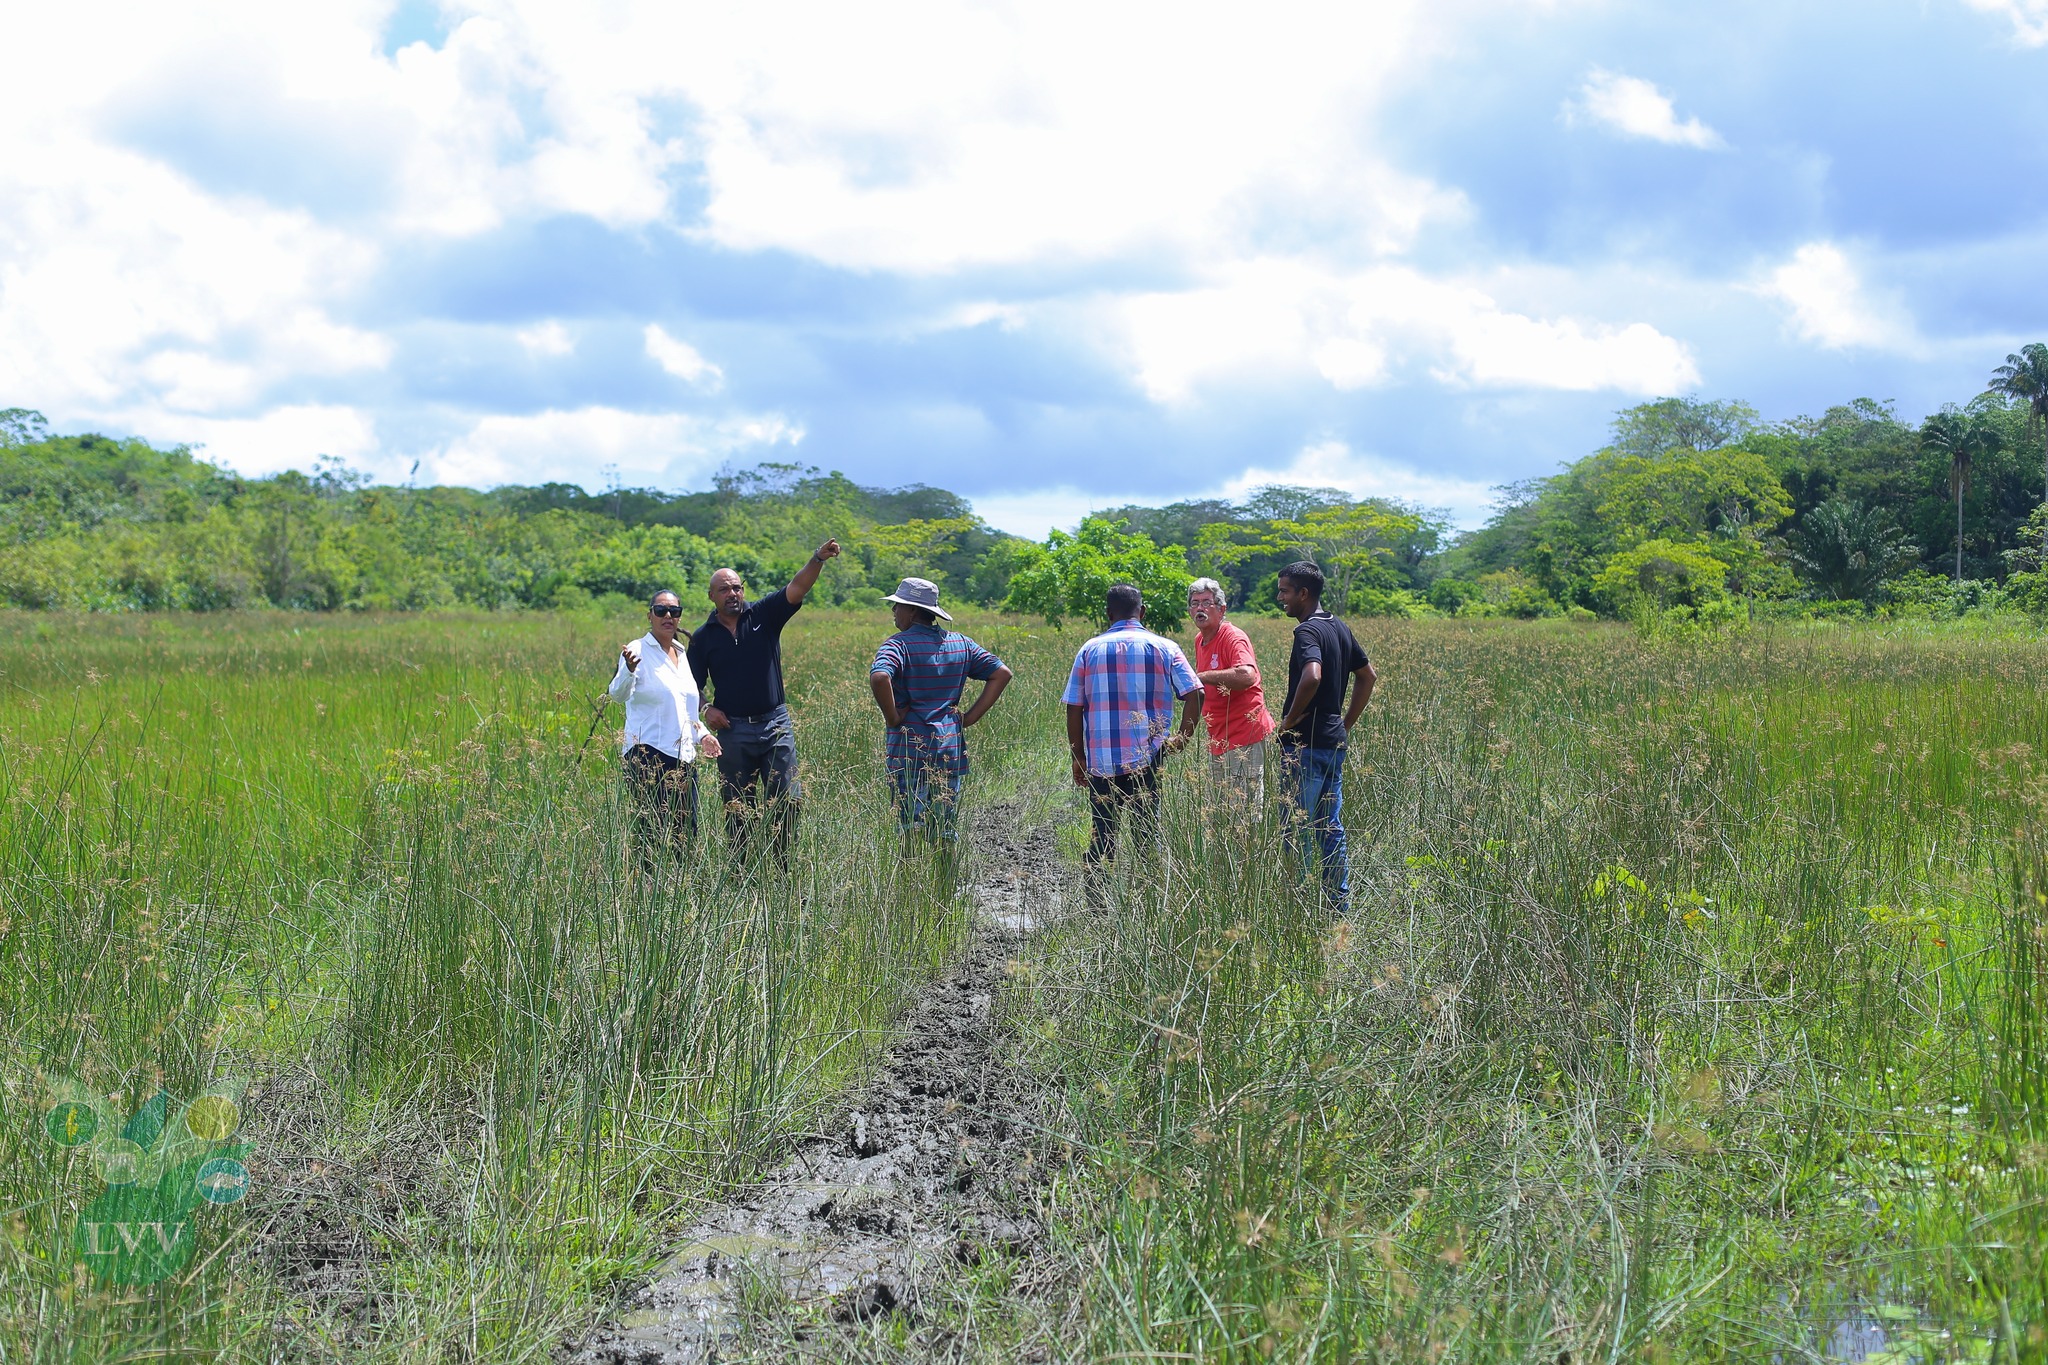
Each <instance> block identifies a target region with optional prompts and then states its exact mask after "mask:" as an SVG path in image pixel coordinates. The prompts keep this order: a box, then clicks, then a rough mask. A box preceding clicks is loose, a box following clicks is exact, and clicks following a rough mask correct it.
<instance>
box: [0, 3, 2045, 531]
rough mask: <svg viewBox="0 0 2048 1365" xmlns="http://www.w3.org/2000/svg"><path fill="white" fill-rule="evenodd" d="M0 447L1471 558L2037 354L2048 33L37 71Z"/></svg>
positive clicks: (472, 58) (444, 33)
mask: <svg viewBox="0 0 2048 1365" xmlns="http://www.w3.org/2000/svg"><path fill="white" fill-rule="evenodd" d="M9 30H10V40H11V41H10V48H11V49H12V51H13V57H14V59H13V60H12V61H11V62H10V64H9V84H10V89H9V97H8V100H7V102H6V106H7V107H6V108H5V109H4V110H0V407H6V406H19V407H28V408H35V409H38V410H40V411H41V412H43V413H45V414H46V415H47V416H48V418H49V419H50V422H51V425H52V427H53V428H54V429H56V430H59V431H66V432H71V431H86V430H93V431H103V432H107V433H110V434H115V435H123V436H125V435H140V436H144V437H146V438H148V439H150V440H152V441H156V442H159V443H166V444H168V443H177V442H183V443H190V444H193V445H195V446H197V447H199V448H200V451H201V453H202V454H204V455H205V456H206V457H208V458H211V459H213V460H216V461H218V462H220V463H222V464H224V465H227V466H229V467H231V468H233V469H236V470H239V471H241V472H244V473H249V474H265V473H270V472H274V471H276V470H279V469H284V468H300V469H310V468H311V467H312V465H313V462H314V461H315V460H316V459H317V458H319V457H321V456H327V457H331V458H334V459H339V460H342V461H345V462H346V463H347V464H349V465H351V466H353V467H355V468H357V469H360V470H363V471H365V472H367V473H369V474H371V475H372V476H374V477H376V478H378V479H380V480H387V481H398V482H402V481H406V480H408V479H410V480H413V481H416V482H418V483H421V484H426V483H433V482H440V483H461V484H467V485H470V486H478V487H481V486H489V485H493V484H500V483H538V482H543V481H547V480H556V479H560V480H568V481H572V482H577V483H581V484H584V485H585V486H587V487H591V488H600V487H603V486H606V485H608V484H610V483H612V482H614V481H616V482H619V483H623V484H625V485H628V486H650V487H660V488H668V489H693V488H703V487H707V486H709V483H710V480H711V478H712V477H713V475H714V474H715V473H716V472H717V471H718V470H719V469H720V468H721V467H723V466H726V465H728V464H734V465H741V466H744V465H750V464H753V463H755V462H757V461H762V460H779V461H796V462H800V463H803V464H808V465H815V466H818V467H820V468H824V469H836V470H840V471H843V472H844V473H845V474H847V475H849V476H850V477H852V478H854V479H856V480H858V481H860V482H863V483H870V484H882V485H889V486H895V485H902V484H909V483H928V484H935V485H938V486H941V487H945V488H950V489H953V490H954V491H956V492H959V493H963V494H965V495H967V496H968V497H969V498H971V499H972V500H973V502H974V505H975V507H976V509H977V511H979V512H980V513H981V514H982V515H983V516H985V517H986V518H987V519H988V520H989V521H990V522H992V523H993V524H995V525H997V526H1000V527H1002V528H1004V529H1006V530H1011V531H1015V532H1018V533H1020V534H1026V535H1032V536H1042V535H1043V534H1044V533H1045V531H1046V530H1047V528H1049V527H1051V526H1055V525H1072V524H1073V523H1074V522H1075V521H1076V520H1077V519H1078V518H1079V517H1080V516H1081V515H1082V514H1084V513H1085V512H1086V511H1088V510H1090V509H1092V508H1100V507H1106V506H1114V505H1118V504H1124V503H1132V502H1139V503H1152V504H1157V503H1164V502H1169V501H1175V500H1179V499H1182V498H1190V497H1203V496H1236V495H1239V494H1242V493H1243V492H1246V491H1248V490H1250V489H1252V488H1255V487H1257V486H1259V485H1260V484H1263V483H1268V482H1294V483H1309V484H1314V485H1319V486H1330V487H1338V488H1342V489H1344V490H1346V491H1348V492H1350V493H1352V494H1355V495H1358V496H1388V497H1397V498H1402V499H1406V500H1408V501H1411V502H1414V503H1418V504H1421V505H1423V506H1428V507H1434V508H1440V509H1443V510H1445V511H1446V512H1448V514H1449V515H1450V516H1451V518H1452V519H1453V521H1454V522H1455V523H1456V524H1458V525H1462V526H1471V525H1476V524H1478V523H1479V522H1481V521H1483V520H1484V518H1485V517H1486V515H1487V510H1488V507H1489V506H1490V504H1491V502H1492V499H1493V496H1494V495H1493V493H1492V492H1491V490H1492V489H1493V488H1494V487H1495V486H1496V485H1499V484H1502V483H1507V482H1511V481H1514V480H1519V479H1523V478H1527V477H1531V476H1534V475H1539V474H1543V473H1547V472H1550V471H1551V470H1553V469H1555V468H1556V467H1557V466H1558V465H1559V464H1560V463H1561V462H1563V461H1567V460H1570V459H1574V458H1577V457H1578V456H1580V455H1583V454H1586V453H1587V452H1589V451H1591V450H1593V449H1595V448H1597V447H1598V446H1599V445H1600V444H1601V443H1602V440H1603V437H1604V435H1605V433H1606V430H1607V424H1608V422H1609V421H1610V420H1611V418H1612V416H1613V414H1614V413H1615V412H1616V411H1617V410H1619V409H1621V408H1625V407H1628V406H1630V405H1632V404H1635V403H1639V402H1643V401H1646V400H1648V399H1652V398H1656V397H1660V396H1663V395H1668V394H1697V395H1699V396H1701V397H1705V398H1714V399H1739V400H1742V401H1745V402H1748V403H1750V404H1752V405H1754V406H1755V407H1756V408H1758V409H1759V410H1760V411H1761V412H1762V413H1763V415H1764V416H1765V417H1767V418H1771V419H1780V418H1789V417H1794V416H1798V415H1802V414H1818V413H1819V412H1821V411H1823V410H1824V409H1826V408H1827V407H1829V406H1831V405H1834V404H1837V403H1841V402H1846V401H1848V400H1849V399H1852V398H1856V397H1872V398H1877V399H1880V400H1890V401H1894V402H1896V404H1897V406H1898V411H1899V413H1900V415H1901V416H1902V417H1905V418H1907V419H1908V420H1913V421H1917V420H1918V418H1919V417H1920V416H1922V415H1924V414H1925V413H1927V412H1929V411H1932V410H1934V409H1935V408H1937V407H1939V406H1940V405H1941V404H1943V403H1945V402H1965V401H1968V399H1969V398H1971V397H1972V396H1974V395H1975V394H1976V393H1978V392H1979V391H1981V389H1982V387H1983V385H1984V382H1985V380H1986V378H1987V377H1988V376H1989V374H1990V372H1991V369H1992V368H1993V367H1994V366H1995V365H1997V364H1998V363H1999V362H2000V361H2001V360H2002V359H2003V358H2004V357H2005V355H2006V354H2007V353H2008V352H2009V351H2012V350H2014V349H2016V348H2017V347H2018V346H2019V345H2021V344H2023V343H2025V342H2028V341H2034V340H2043V339H2048V288H2044V286H2043V285H2042V283H2041V282H2040V270H2039V263H2040V262H2041V261H2042V260H2044V259H2048V138H2044V137H2042V136H2041V135H2040V134H2039V130H2040V129H2042V128H2044V127H2048V79H2044V78H2048V0H1914V2H1913V3H1900V2H1897V0H1860V3H1856V4H1853V5H1851V4H1846V3H1838V4H1803V5H1801V4H1795V5H1786V4H1784V3H1782V0H1770V3H1761V2H1756V3H1753V2H1752V0H1727V2H1726V3H1722V4H1718V5H1712V6H1699V5H1683V6H1681V5H1645V4H1636V5H1623V4H1611V3H1597V2H1596V0H1495V2H1482V0H1434V2H1433V3H1410V0H1334V2H1333V3H1321V2H1320V0H1313V2H1305V3H1293V4H1290V3H1268V4H1265V5H1261V6H1246V5H1242V4H1233V5H1220V4H1208V3H1201V2H1200V0H1176V3H1172V4H1165V3H1158V4H1152V3H1133V4H1110V3H1104V2H1103V0H1089V3H1086V4H1083V3H1069V2H1068V0H1012V2H1011V3H992V4H976V5H968V4H935V3H921V2H919V0H910V2H908V3H882V4H877V5H859V6H856V5H846V4H777V3H771V2H768V0H754V2H753V3H748V4H743V5H734V4H731V3H720V4H696V3H677V2H676V0H649V2H647V3H642V2H641V0H578V2H577V3H574V4H571V3H565V2H564V3H557V2H556V0H486V2H484V3H467V2H466V0H465V2H463V3H441V2H440V0H397V3H395V4H394V3H392V2H391V0H323V2H322V3H320V4H318V5H277V4H275V3H274V0H265V3H261V4H257V3H243V2H242V0H189V2H188V3H183V4H180V5H176V6H164V5H143V4H126V3H119V0H114V2H111V3H100V4H84V5H72V6H54V5H52V6H38V7H33V9H29V10H24V11H23V12H22V13H19V14H16V15H14V16H13V17H11V18H10V21H9Z"/></svg>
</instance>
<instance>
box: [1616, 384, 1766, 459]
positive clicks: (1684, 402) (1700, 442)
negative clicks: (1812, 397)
mask: <svg viewBox="0 0 2048 1365" xmlns="http://www.w3.org/2000/svg"><path fill="white" fill-rule="evenodd" d="M1756 426H1757V411H1756V409H1755V408H1753V407H1751V406H1750V405H1749V404H1747V403H1736V402H1717V401H1713V400H1702V399H1698V398H1659V399H1658V400H1656V401H1655V402H1653V403H1641V404H1638V405H1637V406H1635V407H1632V408H1626V409H1624V410H1622V411H1621V412H1618V413H1616V414H1614V427H1613V430H1614V449H1616V450H1618V451H1620V452H1621V453H1622V454H1624V455H1637V456H1644V457H1654V456H1658V455H1663V454H1667V453H1668V452H1670V451H1673V450H1719V449H1721V448H1723V447H1725V446H1731V445H1735V444H1737V443H1738V442H1740V441H1741V440H1742V439H1743V438H1744V437H1745V436H1747V435H1749V434H1750V432H1752V431H1754V430H1756Z"/></svg>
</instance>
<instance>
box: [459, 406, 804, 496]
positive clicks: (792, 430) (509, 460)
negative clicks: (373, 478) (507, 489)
mask: <svg viewBox="0 0 2048 1365" xmlns="http://www.w3.org/2000/svg"><path fill="white" fill-rule="evenodd" d="M803 435H804V432H803V428H802V427H801V426H799V425H797V424H796V423H794V422H791V421H789V420H788V419H787V418H784V417H783V416H781V415H780V414H778V413H763V414H757V415H752V416H741V417H721V418H709V417H700V416H697V415H695V414H692V413H678V412H653V413H647V412H626V411H622V410H621V409H618V408H607V407H587V408H576V409H573V410H569V411H562V410H557V409H549V410H548V411H546V412H540V413H534V414H531V415H528V416H518V417H510V416H490V417H485V418H482V419H481V420H479V421H478V422H476V423H475V425H473V426H472V427H471V428H470V429H469V430H468V431H467V432H465V433H463V434H462V435H461V436H458V437H456V438H455V439H454V440H452V441H450V442H448V443H447V444H446V445H444V446H442V447H440V448H439V449H437V450H434V451H432V452H430V453H429V454H428V455H426V457H425V463H426V466H427V468H428V469H429V470H431V471H432V474H433V477H434V479H435V480H436V481H438V482H441V483H458V484H468V485H470V486H472V487H478V486H485V485H489V484H498V483H511V482H519V481H523V480H527V479H531V478H533V477H536V476H537V475H538V474H540V473H541V472H543V471H546V472H548V473H549V474H550V475H551V476H553V475H559V474H560V473H561V472H563V471H575V472H576V473H578V474H579V475H580V476H582V477H584V478H589V477H590V476H592V475H594V474H596V473H597V471H598V470H599V468H600V467H601V466H603V465H607V464H614V465H617V466H618V467H619V473H620V477H622V478H624V479H625V480H626V481H627V482H628V483H635V482H638V483H664V484H668V485H671V486H673V485H678V484H688V483H692V482H695V481H696V480H698V479H700V478H702V477H703V476H705V475H707V474H709V473H710V472H711V471H712V470H713V469H716V468H717V467H718V465H719V464H720V463H721V462H723V461H725V460H726V459H729V458H731V457H733V456H734V455H737V454H741V453H743V452H748V451H757V452H759V453H762V454H765V453H766V452H765V451H762V450H761V448H762V447H768V448H772V447H775V446H779V445H795V444H796V443H797V442H799V441H801V440H802V439H803Z"/></svg>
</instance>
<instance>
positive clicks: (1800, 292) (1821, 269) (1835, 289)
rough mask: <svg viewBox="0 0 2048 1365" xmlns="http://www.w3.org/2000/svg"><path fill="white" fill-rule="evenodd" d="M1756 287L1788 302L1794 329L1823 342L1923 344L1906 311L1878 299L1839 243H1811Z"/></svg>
mask: <svg viewBox="0 0 2048 1365" xmlns="http://www.w3.org/2000/svg"><path fill="white" fill-rule="evenodd" d="M1753 288H1754V290H1755V292H1757V293H1760V294H1763V295H1765V296H1767V297H1770V298H1775V299H1778V300H1780V301H1782V302H1784V303H1785V304H1786V305H1788V306H1789V307H1790V308H1791V310H1792V324H1793V327H1794V329H1795V330H1796V331H1797V332H1798V333H1799V335H1800V336H1801V337H1803V338H1805V339H1806V340H1808V341H1812V342H1816V343H1818V344H1819V345H1822V346H1827V347H1831V348H1837V349H1839V348H1843V347H1850V346H1858V347H1868V348H1871V349H1876V350H1900V351H1910V350H1913V349H1915V347H1916V346H1917V344H1918V343H1917V341H1916V339H1915V335H1914V328H1913V325H1912V322H1911V320H1910V319H1909V318H1908V317H1907V316H1906V315H1905V312H1904V310H1903V309H1902V308H1900V307H1898V306H1896V305H1892V304H1889V303H1886V302H1881V301H1876V300H1873V299H1872V298H1871V297H1870V294H1869V291H1868V290H1867V289H1866V288H1865V286H1864V283H1863V279H1862V276H1861V274H1860V273H1859V272H1858V271H1857V269H1856V267H1855V265H1854V263H1852V262H1851V261H1850V260H1849V258H1848V256H1847V255H1846V254H1845V253H1844V252H1843V251H1842V249H1841V248H1840V247H1838V246H1836V245H1835V244H1834V243H1833V242H1808V243H1807V244H1806V245H1805V246H1802V247H1800V248H1799V250H1797V251H1796V252H1794V253H1793V254H1792V259H1791V260H1789V261H1787V262H1785V263H1784V264H1783V265H1781V266H1779V267H1777V268H1776V269H1775V270H1773V271H1771V272H1770V273H1769V274H1768V275H1767V276H1765V277H1764V279H1763V281H1762V282H1761V283H1759V284H1757V285H1755V286H1753Z"/></svg>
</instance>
